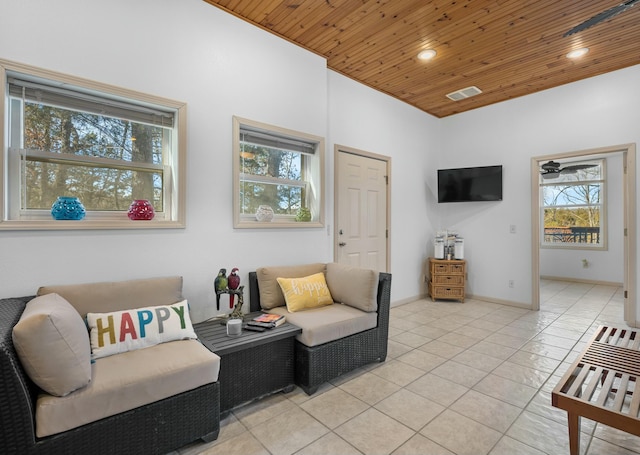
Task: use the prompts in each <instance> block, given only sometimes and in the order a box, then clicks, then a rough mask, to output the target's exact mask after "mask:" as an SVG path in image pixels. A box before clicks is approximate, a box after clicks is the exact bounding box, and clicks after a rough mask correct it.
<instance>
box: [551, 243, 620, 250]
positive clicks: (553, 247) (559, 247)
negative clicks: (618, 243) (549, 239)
mask: <svg viewBox="0 0 640 455" xmlns="http://www.w3.org/2000/svg"><path fill="white" fill-rule="evenodd" d="M540 248H541V249H543V250H582V251H606V250H607V247H606V245H594V246H589V245H578V244H572V245H566V244H564V245H562V244H558V245H556V244H542V245H540Z"/></svg>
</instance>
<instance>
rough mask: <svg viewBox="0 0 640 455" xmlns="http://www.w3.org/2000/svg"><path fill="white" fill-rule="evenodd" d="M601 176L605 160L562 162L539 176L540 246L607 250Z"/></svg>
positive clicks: (603, 187) (603, 182) (603, 172)
mask: <svg viewBox="0 0 640 455" xmlns="http://www.w3.org/2000/svg"><path fill="white" fill-rule="evenodd" d="M552 163H554V162H552ZM555 164H558V163H554V165H555ZM604 176H605V162H604V160H592V161H585V162H579V163H575V162H570V163H562V164H558V166H557V169H553V170H551V171H548V170H547V171H543V172H542V173H541V176H540V192H541V198H540V200H541V201H542V207H541V210H542V219H544V226H543V230H544V232H543V236H542V238H543V243H542V246H543V247H551V248H591V249H605V248H606V235H605V234H606V230H605V228H606V223H605V220H606V216H605V213H606V210H605V209H606V207H605V203H604V201H605V177H604Z"/></svg>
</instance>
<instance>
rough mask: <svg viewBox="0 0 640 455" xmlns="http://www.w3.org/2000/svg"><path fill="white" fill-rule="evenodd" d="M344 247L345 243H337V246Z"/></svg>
mask: <svg viewBox="0 0 640 455" xmlns="http://www.w3.org/2000/svg"><path fill="white" fill-rule="evenodd" d="M345 245H346V243H345V242H340V243H338V246H345Z"/></svg>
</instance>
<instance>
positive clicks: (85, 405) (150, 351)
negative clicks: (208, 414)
mask: <svg viewBox="0 0 640 455" xmlns="http://www.w3.org/2000/svg"><path fill="white" fill-rule="evenodd" d="M219 371H220V357H218V356H217V355H216V354H214V353H212V352H211V351H209V350H208V349H207V348H205V347H204V346H203V345H202V344H200V342H198V341H196V340H182V341H171V342H169V343H163V344H158V345H156V346H152V347H149V348H145V349H138V350H136V351H130V352H125V353H122V354H118V355H113V356H110V357H104V358H101V359H97V360H96V361H95V363H94V364H93V365H92V381H91V383H90V384H89V385H88V386H87V387H85V388H83V389H80V390H77V391H75V392H74V393H71V394H69V395H67V396H65V397H54V396H51V395H47V394H41V395H40V396H39V397H38V401H37V404H36V435H37V436H38V437H44V436H48V435H52V434H56V433H60V432H62V431H66V430H70V429H72V428H76V427H78V426H80V425H84V424H87V423H90V422H94V421H96V420H100V419H103V418H105V417H109V416H112V415H115V414H119V413H121V412H124V411H128V410H130V409H134V408H137V407H139V406H144V405H146V404H149V403H153V402H156V401H158V400H162V399H164V398H167V397H170V396H173V395H176V394H178V393H182V392H186V391H188V390H192V389H195V388H197V387H200V386H202V385H205V384H209V383H211V382H216V381H217V380H218V373H219Z"/></svg>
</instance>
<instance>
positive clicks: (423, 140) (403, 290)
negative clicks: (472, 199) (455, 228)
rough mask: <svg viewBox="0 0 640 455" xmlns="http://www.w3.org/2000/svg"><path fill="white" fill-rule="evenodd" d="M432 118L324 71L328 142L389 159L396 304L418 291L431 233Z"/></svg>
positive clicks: (420, 291) (434, 127) (434, 123)
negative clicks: (326, 75) (428, 181)
mask: <svg viewBox="0 0 640 455" xmlns="http://www.w3.org/2000/svg"><path fill="white" fill-rule="evenodd" d="M437 134H438V119H437V118H435V117H433V116H430V115H426V114H425V113H424V112H422V111H419V110H417V109H415V108H413V107H411V106H409V105H408V104H404V103H398V102H397V100H395V99H393V98H391V97H389V96H387V95H384V94H382V93H379V92H375V91H372V90H371V89H369V88H368V87H366V86H364V85H362V84H359V83H357V82H355V81H353V80H352V79H349V78H347V77H344V76H342V75H340V74H338V73H335V72H332V71H330V72H329V138H330V142H331V143H332V144H339V145H341V146H347V147H353V148H356V149H359V150H364V151H367V152H370V153H376V154H379V155H384V156H389V157H391V171H392V175H391V179H390V185H391V201H390V204H391V218H392V220H391V229H390V232H391V234H390V243H391V271H392V272H394V275H393V285H392V289H393V292H394V293H393V297H394V298H395V299H396V300H403V299H407V298H412V297H416V296H418V295H419V294H423V293H424V289H422V286H423V285H422V282H421V273H422V266H423V262H424V259H425V257H426V256H427V255H428V254H429V252H428V251H427V248H426V246H427V244H428V243H429V241H430V240H429V239H431V238H432V237H433V235H434V234H435V231H434V230H433V226H432V223H431V221H430V220H431V219H434V218H435V216H436V214H435V209H436V207H435V204H434V203H433V200H432V197H431V194H429V193H428V192H427V191H425V187H424V181H425V178H426V176H427V175H428V174H429V172H431V171H432V170H433V169H435V166H434V165H433V164H432V161H433V159H432V158H431V156H432V155H433V154H434V153H436V152H437V147H435V144H436V143H437Z"/></svg>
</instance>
